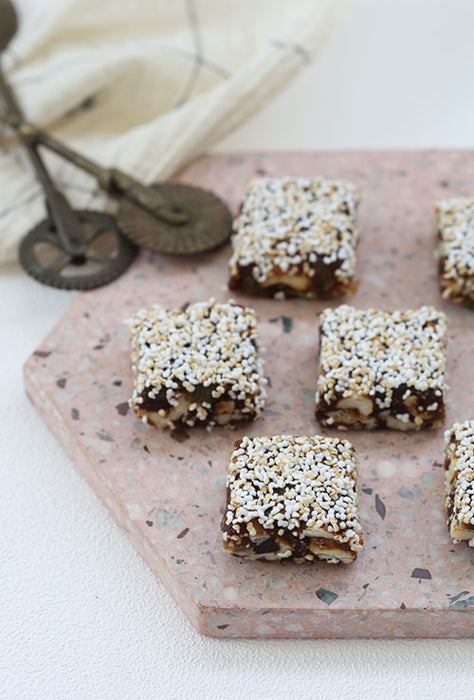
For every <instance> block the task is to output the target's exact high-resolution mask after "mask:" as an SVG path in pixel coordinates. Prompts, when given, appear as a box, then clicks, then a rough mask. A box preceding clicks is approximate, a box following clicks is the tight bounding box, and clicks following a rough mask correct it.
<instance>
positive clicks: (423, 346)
mask: <svg viewBox="0 0 474 700" xmlns="http://www.w3.org/2000/svg"><path fill="white" fill-rule="evenodd" d="M319 343H320V347H319V377H318V383H317V390H316V417H317V419H318V420H319V422H320V423H321V424H322V425H324V426H327V427H331V428H333V427H337V428H341V429H343V428H351V429H353V428H366V429H373V428H393V429H395V430H421V429H422V428H438V427H440V426H442V425H443V422H444V394H445V391H446V384H445V361H446V360H445V353H446V344H447V334H446V317H445V315H444V314H443V313H441V312H439V311H436V309H434V308H433V307H429V306H422V307H421V308H420V309H417V310H415V311H412V310H407V311H394V312H393V313H387V312H385V311H378V310H375V309H368V310H366V311H362V310H359V309H355V308H353V307H351V306H347V305H342V306H339V307H337V308H335V309H325V310H324V311H323V312H322V313H321V314H320V336H319Z"/></svg>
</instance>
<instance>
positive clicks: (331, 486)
mask: <svg viewBox="0 0 474 700" xmlns="http://www.w3.org/2000/svg"><path fill="white" fill-rule="evenodd" d="M356 476H357V462H356V457H355V453H354V449H353V447H352V445H351V444H350V442H349V441H348V440H341V439H339V438H330V437H320V436H313V437H293V436H289V435H276V436H273V437H254V438H250V437H244V438H242V439H241V440H238V441H237V442H236V443H235V449H234V451H233V452H232V454H231V456H230V461H229V466H228V473H227V504H226V509H225V514H224V517H223V519H222V534H223V540H224V550H225V551H226V552H230V553H231V554H235V555H237V556H239V557H243V558H245V559H268V560H274V559H276V560H278V559H290V558H291V559H293V560H295V561H296V562H304V561H306V560H309V561H311V560H313V559H324V560H326V561H327V562H329V563H331V564H337V563H339V562H344V563H345V564H350V563H351V562H352V561H354V559H355V558H356V557H357V554H358V552H359V551H360V550H361V549H362V545H363V538H362V536H361V526H360V523H359V519H358V510H357V495H356Z"/></svg>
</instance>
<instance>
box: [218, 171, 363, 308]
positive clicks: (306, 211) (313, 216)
mask: <svg viewBox="0 0 474 700" xmlns="http://www.w3.org/2000/svg"><path fill="white" fill-rule="evenodd" d="M358 203H359V194H358V192H357V190H356V188H355V187H354V185H352V184H351V183H348V182H343V181H337V180H334V181H332V180H325V179H323V178H303V177H282V178H277V177H259V178H255V179H253V180H251V181H250V183H249V184H248V186H247V189H246V192H245V195H244V199H243V202H242V206H241V210H240V213H239V215H238V216H237V217H236V219H235V221H234V235H233V238H232V245H233V254H232V256H231V259H230V261H229V287H230V288H231V289H233V290H239V291H243V292H245V293H248V294H254V295H260V296H269V297H272V296H273V297H285V296H301V297H307V298H312V297H318V298H325V297H334V296H339V295H342V294H345V293H346V292H349V291H352V289H353V288H354V273H355V265H356V255H355V249H356V245H357V241H358V235H359V234H358V228H357V224H356V210H357V206H358Z"/></svg>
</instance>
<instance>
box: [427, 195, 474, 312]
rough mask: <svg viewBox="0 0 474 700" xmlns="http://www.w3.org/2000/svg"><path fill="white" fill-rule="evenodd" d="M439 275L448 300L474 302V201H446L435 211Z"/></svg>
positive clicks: (438, 205) (442, 289) (439, 204)
mask: <svg viewBox="0 0 474 700" xmlns="http://www.w3.org/2000/svg"><path fill="white" fill-rule="evenodd" d="M435 214H436V226H437V230H438V236H439V247H438V257H439V276H440V287H441V294H442V295H443V297H444V298H445V299H452V300H453V301H456V302H461V303H471V304H472V303H474V198H473V197H471V198H464V199H446V200H444V201H442V202H439V203H438V204H437V205H436V208H435Z"/></svg>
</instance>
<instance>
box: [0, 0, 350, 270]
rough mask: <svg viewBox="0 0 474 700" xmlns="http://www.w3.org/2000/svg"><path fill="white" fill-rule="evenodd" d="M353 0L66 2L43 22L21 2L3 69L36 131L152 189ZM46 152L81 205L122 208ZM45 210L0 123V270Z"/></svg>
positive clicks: (262, 98) (289, 66)
mask: <svg viewBox="0 0 474 700" xmlns="http://www.w3.org/2000/svg"><path fill="white" fill-rule="evenodd" d="M348 1H349V0H295V1H290V0H138V1H134V0H120V2H117V1H114V0H102V2H97V0H61V2H60V3H54V4H52V5H51V6H50V7H49V8H48V11H47V12H43V13H42V14H41V15H40V16H27V14H25V12H23V13H22V12H21V9H22V8H21V2H20V3H18V4H19V10H20V13H19V14H20V29H19V32H18V34H17V36H16V37H15V39H14V40H13V41H12V42H11V44H10V46H9V47H8V48H7V50H6V51H5V53H4V55H3V57H2V61H3V62H2V65H3V68H4V71H5V73H6V76H7V78H8V80H9V81H10V84H11V85H12V87H13V89H14V91H15V94H16V96H17V98H18V102H19V103H20V105H21V107H22V109H23V111H24V114H25V117H26V119H27V120H28V121H29V122H31V123H33V124H35V125H38V126H41V127H42V128H43V129H46V130H50V131H51V132H52V133H53V134H54V135H55V136H57V137H58V138H60V139H62V140H63V141H65V142H66V143H67V144H68V145H70V146H72V147H73V148H75V149H77V150H78V151H80V152H81V153H83V154H84V155H87V156H88V157H90V158H92V159H94V160H97V161H98V162H99V163H100V164H101V165H104V166H114V167H117V168H120V169H122V170H124V171H125V172H127V173H129V174H131V175H133V176H135V177H137V178H138V179H141V180H143V181H145V182H148V183H149V182H153V181H156V180H163V179H166V178H169V177H170V176H172V175H173V173H174V172H176V170H177V169H178V168H180V167H181V166H183V165H184V164H185V163H186V162H188V161H189V160H190V159H192V158H194V157H196V156H198V155H199V154H201V153H203V152H205V151H206V149H208V147H209V146H210V145H211V144H212V143H213V142H215V141H217V140H218V139H219V138H221V137H222V136H224V134H226V133H227V132H229V131H230V130H231V129H233V128H234V127H235V126H237V124H239V123H241V122H242V121H243V120H244V119H245V118H247V117H248V116H249V115H250V114H252V113H253V112H255V111H256V110H257V109H259V108H260V107H261V106H262V105H263V104H264V103H265V102H266V101H267V100H268V99H269V98H270V97H271V96H273V95H274V94H275V93H276V92H277V91H278V90H279V89H281V88H282V87H283V86H284V85H285V84H286V82H287V81H288V80H289V79H290V78H291V76H293V75H294V74H295V73H296V71H297V70H299V69H300V68H301V67H302V66H304V65H305V63H307V62H308V61H310V60H311V59H312V58H313V57H314V56H315V55H316V54H317V52H318V51H319V50H320V48H321V47H322V45H323V44H324V42H325V40H326V39H327V38H328V37H329V36H330V34H331V32H332V30H333V29H334V27H335V26H336V25H337V23H338V22H339V20H340V19H341V17H342V16H343V15H344V14H345V11H346V9H347V6H348ZM31 14H32V13H31V11H30V12H29V15H31ZM291 128H292V125H291V124H288V129H291ZM41 153H42V154H43V155H44V160H45V162H46V164H47V166H48V168H49V169H50V172H51V174H52V176H53V178H54V180H55V182H56V183H57V185H58V186H59V188H60V189H61V190H62V191H63V192H64V193H65V194H66V196H67V197H68V198H69V200H70V201H71V203H72V204H73V205H74V206H77V207H80V208H89V209H105V210H107V211H113V210H114V202H113V200H110V199H109V198H107V197H105V196H104V195H103V194H102V193H101V192H100V191H99V190H98V187H97V185H96V182H95V180H93V178H91V177H90V176H88V175H87V174H85V173H84V172H82V171H80V170H78V169H77V168H75V167H74V166H72V165H70V164H68V163H67V162H66V161H64V160H62V159H60V158H58V157H57V156H55V155H51V154H49V153H47V152H46V151H45V150H44V149H41ZM44 215H45V208H44V201H43V196H42V191H41V188H40V186H39V184H38V183H37V181H36V180H35V177H34V174H33V171H32V169H31V167H30V165H29V162H28V160H27V158H26V156H25V154H24V153H23V151H22V149H21V147H20V146H19V145H18V143H17V141H16V139H15V138H14V136H13V135H12V132H11V131H9V130H8V129H6V128H3V127H0V262H9V261H11V260H14V259H15V258H16V251H17V245H18V241H19V240H20V238H21V237H22V236H23V235H24V234H25V233H26V232H27V231H28V230H29V229H30V228H31V227H32V226H34V225H35V224H36V223H37V222H38V221H39V220H40V219H42V218H43V217H44Z"/></svg>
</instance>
